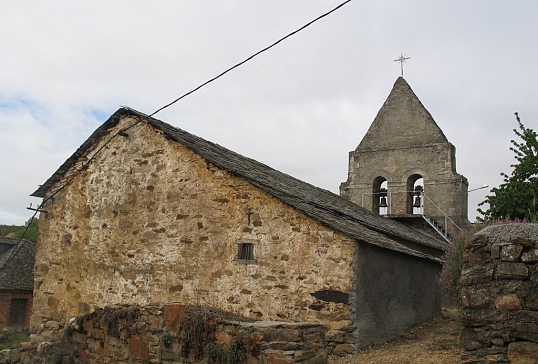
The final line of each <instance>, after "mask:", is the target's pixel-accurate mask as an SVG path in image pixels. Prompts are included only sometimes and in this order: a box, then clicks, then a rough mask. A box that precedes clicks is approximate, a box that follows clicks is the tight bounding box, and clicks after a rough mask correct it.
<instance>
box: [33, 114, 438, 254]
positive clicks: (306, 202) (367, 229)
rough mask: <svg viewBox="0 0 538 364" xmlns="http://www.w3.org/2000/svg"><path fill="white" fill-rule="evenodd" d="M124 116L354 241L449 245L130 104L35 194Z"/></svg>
mask: <svg viewBox="0 0 538 364" xmlns="http://www.w3.org/2000/svg"><path fill="white" fill-rule="evenodd" d="M123 117H135V118H143V119H144V122H145V123H147V124H148V125H150V126H152V127H153V128H155V129H157V130H160V131H162V132H163V133H164V135H165V137H166V138H168V139H170V140H172V141H175V142H178V143H181V144H182V145H184V146H186V147H187V148H189V149H190V150H192V151H193V152H195V153H197V154H198V155H200V156H202V157H203V158H205V159H206V160H207V161H208V162H210V163H212V164H214V165H216V166H217V167H219V168H221V169H224V170H227V171H229V172H231V173H233V174H234V175H236V176H239V177H241V178H243V179H245V180H246V181H248V182H250V183H251V184H253V185H254V186H256V187H258V188H260V189H261V190H263V191H265V192H267V193H269V194H270V195H272V196H274V197H276V198H277V199H279V200H281V201H282V202H284V203H286V204H288V205H289V206H292V207H294V208H296V209H297V210H299V211H302V212H303V213H305V214H306V215H308V216H310V217H311V218H313V219H315V220H317V221H319V222H321V223H323V224H325V225H326V226H329V227H331V228H333V229H335V230H338V231H340V232H342V233H344V234H345V235H347V236H349V237H351V238H354V239H355V240H358V241H363V242H367V243H370V244H373V245H376V246H379V247H382V248H386V249H390V250H394V251H398V252H402V253H405V254H409V255H414V256H418V257H421V258H427V259H431V260H435V261H440V259H439V258H440V256H441V254H442V252H443V251H444V249H446V243H444V242H441V241H440V240H438V239H436V238H434V237H432V236H430V235H427V234H425V233H423V232H422V231H420V230H417V229H413V228H411V227H409V226H407V225H404V224H401V223H399V222H397V221H393V220H391V219H388V218H385V217H382V216H379V215H375V214H373V213H371V212H370V211H368V210H366V209H364V208H362V207H360V206H358V205H356V204H354V203H352V202H350V201H348V200H346V199H344V198H342V197H340V196H338V195H336V194H334V193H332V192H330V191H327V190H324V189H321V188H318V187H315V186H313V185H311V184H309V183H306V182H303V181H301V180H298V179H296V178H294V177H292V176H290V175H287V174H285V173H282V172H280V171H277V170H275V169H273V168H271V167H269V166H267V165H265V164H263V163H260V162H258V161H255V160H253V159H250V158H247V157H244V156H242V155H240V154H237V153H235V152H233V151H231V150H229V149H226V148H224V147H222V146H220V145H218V144H215V143H212V142H210V141H207V140H205V139H202V138H200V137H197V136H195V135H193V134H190V133H188V132H186V131H184V130H181V129H179V128H176V127H174V126H172V125H169V124H167V123H165V122H163V121H160V120H157V119H155V118H150V117H147V115H145V114H143V113H140V112H138V111H136V110H133V109H130V108H126V107H123V108H120V109H119V110H117V111H116V112H115V113H114V114H113V115H112V116H111V117H110V118H109V119H108V120H107V121H106V122H105V123H104V124H103V125H101V126H100V127H99V128H98V129H97V130H96V131H95V132H94V133H93V134H92V135H91V136H90V137H89V138H88V139H87V140H86V141H85V142H84V143H83V144H82V145H81V146H80V147H79V148H78V149H77V151H76V152H75V153H73V155H72V156H71V157H69V158H68V159H67V160H66V161H65V162H64V163H63V164H62V166H60V168H59V169H58V170H57V171H56V172H55V173H54V174H53V175H52V176H51V177H50V178H49V179H48V180H47V181H46V182H45V183H44V184H43V185H41V186H40V187H39V188H38V189H37V190H36V191H35V192H34V193H33V194H32V196H35V197H42V198H44V197H45V196H46V194H47V192H48V190H49V189H51V188H52V187H53V186H54V185H55V184H56V183H57V182H59V181H60V180H61V179H62V177H63V176H64V174H65V173H66V172H67V171H68V170H69V169H70V168H71V167H72V166H73V165H74V164H75V163H76V162H77V160H78V159H79V158H80V157H81V156H82V155H84V154H85V153H86V152H87V151H88V150H89V149H90V148H91V147H92V146H93V145H94V144H95V143H97V142H98V141H99V140H100V139H102V138H104V137H105V136H107V135H108V130H109V129H110V128H113V127H114V126H116V125H117V124H118V122H119V120H120V119H121V118H123Z"/></svg>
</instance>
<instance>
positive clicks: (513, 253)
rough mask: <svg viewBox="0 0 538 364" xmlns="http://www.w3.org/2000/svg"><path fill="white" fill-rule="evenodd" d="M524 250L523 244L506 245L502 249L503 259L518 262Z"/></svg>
mask: <svg viewBox="0 0 538 364" xmlns="http://www.w3.org/2000/svg"><path fill="white" fill-rule="evenodd" d="M522 252H523V246H521V245H514V244H510V245H505V246H503V247H502V249H501V256H500V258H501V261H503V262H517V261H518V260H519V258H520V257H521V253H522Z"/></svg>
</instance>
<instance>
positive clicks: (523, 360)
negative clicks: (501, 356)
mask: <svg viewBox="0 0 538 364" xmlns="http://www.w3.org/2000/svg"><path fill="white" fill-rule="evenodd" d="M508 360H510V363H512V364H537V363H538V344H537V343H529V342H514V343H510V345H508Z"/></svg>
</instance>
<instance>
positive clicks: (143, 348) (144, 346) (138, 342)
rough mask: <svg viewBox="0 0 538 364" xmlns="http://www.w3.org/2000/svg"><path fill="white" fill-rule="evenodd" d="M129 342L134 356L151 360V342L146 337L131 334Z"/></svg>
mask: <svg viewBox="0 0 538 364" xmlns="http://www.w3.org/2000/svg"><path fill="white" fill-rule="evenodd" d="M127 342H128V344H129V351H130V352H131V354H132V356H133V357H135V358H136V359H138V360H145V361H149V359H150V356H149V343H148V341H147V340H146V339H140V338H138V337H136V336H131V337H130V338H129V339H128V340H127Z"/></svg>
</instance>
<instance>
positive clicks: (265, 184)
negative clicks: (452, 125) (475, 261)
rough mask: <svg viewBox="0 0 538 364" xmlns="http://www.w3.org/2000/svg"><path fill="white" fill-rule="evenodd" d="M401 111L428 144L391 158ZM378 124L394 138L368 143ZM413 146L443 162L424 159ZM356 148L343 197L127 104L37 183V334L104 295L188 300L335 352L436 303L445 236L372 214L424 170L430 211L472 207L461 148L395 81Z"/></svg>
mask: <svg viewBox="0 0 538 364" xmlns="http://www.w3.org/2000/svg"><path fill="white" fill-rule="evenodd" d="M392 103H394V105H391V104H392ZM398 107H405V108H404V109H403V110H402V112H403V116H398V111H397V110H396V108H398ZM410 117H418V121H417V122H416V124H412V125H413V127H415V128H416V129H414V134H411V137H413V138H411V139H410V141H409V143H410V145H413V146H416V147H417V148H422V149H421V152H420V153H417V154H416V155H415V157H414V159H413V161H412V162H413V166H412V167H406V166H404V161H399V160H398V159H397V156H398V153H399V152H398V150H403V149H404V148H405V146H406V142H405V140H404V139H405V138H403V136H405V135H407V134H406V132H407V129H411V127H410V123H412V122H410V121H409V120H408V118H410ZM394 120H395V121H397V122H398V123H399V124H400V125H398V126H397V127H398V128H400V129H401V134H402V138H401V139H398V134H399V133H397V132H395V131H391V130H390V126H389V125H388V123H389V122H391V121H394ZM380 133H392V135H394V138H392V139H393V141H394V142H395V143H396V144H395V145H393V146H392V147H391V146H390V145H385V144H383V143H382V142H381V143H377V144H376V141H375V137H376V135H379V134H380ZM424 134H425V136H424ZM420 135H423V136H422V138H421V137H420ZM425 138H428V139H427V142H425V140H426V139H425ZM419 142H422V144H425V145H424V146H422V145H420V146H419ZM395 151H396V152H395ZM376 152H377V153H378V154H377V155H376ZM421 153H430V154H432V153H433V155H434V156H435V158H434V159H435V160H437V161H438V162H440V163H442V164H443V166H444V167H443V168H442V169H435V167H433V163H432V166H430V165H426V164H421V162H422V161H425V160H426V159H421V158H423V157H422V156H421ZM370 155H371V156H372V157H371V158H375V159H374V160H372V161H371V162H368V161H367V159H368V158H370V157H369V156H370ZM424 158H425V157H424ZM430 159H432V158H431V157H430ZM350 160H351V161H350V173H349V178H348V181H347V182H346V183H344V184H342V187H341V189H342V194H343V195H344V197H345V198H342V197H341V196H338V195H336V194H333V193H331V192H329V191H326V190H323V189H320V188H317V187H315V186H312V185H310V184H308V183H305V182H303V181H300V180H298V179H296V178H293V177H292V176H289V175H287V174H284V173H282V172H279V171H277V170H275V169H272V168H270V167H269V166H267V165H264V164H262V163H259V162H257V161H255V160H253V159H250V158H247V157H244V156H242V155H239V154H237V153H234V152H233V151H231V150H228V149H226V148H224V147H222V146H220V145H218V144H215V143H212V142H210V141H207V140H205V139H202V138H200V137H197V136H195V135H192V134H190V133H188V132H186V131H184V130H181V129H179V128H176V127H173V126H171V125H169V124H167V123H164V122H162V121H160V120H157V119H154V118H151V117H148V116H147V115H144V114H142V113H140V112H138V111H135V110H133V109H129V108H120V109H119V110H118V111H116V112H115V113H114V114H113V115H112V116H111V117H110V118H109V119H108V120H107V121H106V122H105V123H104V124H103V125H101V126H100V127H99V128H98V129H97V130H96V131H95V132H94V133H93V134H92V135H91V136H90V137H89V138H88V139H87V140H86V141H85V142H84V143H83V144H82V145H81V146H80V147H79V148H78V149H77V151H75V153H74V154H73V155H72V156H71V157H70V158H68V159H67V160H66V161H65V162H64V163H63V165H62V166H60V167H59V169H58V170H57V171H56V172H55V173H54V174H53V175H52V176H51V177H50V178H49V179H48V180H47V181H46V182H45V183H44V184H43V185H41V186H40V187H39V189H38V190H37V191H35V192H34V193H33V196H36V197H41V198H44V204H43V206H42V209H43V210H44V211H45V212H43V213H42V214H41V217H40V219H39V237H38V245H37V251H36V267H35V289H34V306H33V315H32V318H31V326H32V330H33V331H34V332H38V333H39V332H40V331H42V330H43V328H42V327H43V323H44V322H46V321H48V320H55V321H59V322H60V323H65V322H67V321H69V320H70V319H71V318H72V317H75V316H77V315H80V314H84V313H87V312H90V311H92V310H94V309H96V308H98V307H102V306H105V305H109V304H117V303H122V304H148V303H162V302H180V303H196V304H205V305H209V306H212V307H215V308H218V309H223V310H227V311H231V312H234V313H237V314H241V315H244V316H248V317H251V318H255V319H260V320H283V321H318V322H321V323H323V324H324V325H326V327H327V330H328V331H327V340H328V342H329V346H330V349H331V350H332V351H333V352H334V353H337V354H341V355H343V354H347V353H352V352H354V351H356V350H357V349H358V348H363V347H366V346H368V345H370V344H372V343H375V342H383V341H386V340H388V339H390V338H392V337H394V336H396V335H398V334H400V333H402V332H404V331H405V330H407V329H409V328H410V327H412V326H414V325H416V324H418V323H420V322H422V321H424V320H427V319H429V318H432V317H434V316H436V315H439V314H440V299H441V298H440V292H439V288H438V285H437V282H436V276H437V275H438V274H439V272H440V269H441V259H440V258H441V256H442V254H443V252H444V249H445V248H446V242H445V241H444V240H442V239H439V238H437V237H435V236H434V235H433V234H428V233H426V232H425V231H424V230H423V229H417V228H416V227H414V226H413V224H403V223H401V222H400V221H397V219H391V218H387V217H385V216H381V215H380V213H379V205H382V204H381V203H380V202H381V201H382V198H381V197H379V195H376V194H378V193H379V192H381V191H382V188H385V195H383V196H384V197H385V198H387V199H388V200H390V204H389V203H387V205H390V206H392V207H391V208H392V210H390V213H389V215H403V214H407V215H409V210H399V209H400V207H398V204H397V202H398V203H399V200H400V196H399V195H398V192H403V193H402V196H406V197H405V198H410V197H409V196H410V195H409V194H408V192H407V191H409V190H412V189H413V188H415V186H414V185H413V184H414V182H415V181H417V180H419V177H420V178H421V181H424V182H423V184H424V188H423V192H424V194H423V195H420V196H419V197H420V198H421V201H424V202H423V206H424V210H425V211H427V210H426V208H427V207H428V203H427V202H426V198H425V197H423V196H428V198H431V199H432V201H436V204H437V205H438V206H439V207H440V208H441V209H445V211H448V212H449V213H451V214H452V215H450V216H451V219H452V220H454V221H455V216H456V215H457V214H461V216H462V218H464V217H465V216H464V214H463V211H462V210H461V206H460V205H457V206H456V205H453V204H452V202H454V201H456V200H457V198H458V196H459V195H458V194H459V193H460V192H461V191H460V190H459V189H461V188H463V187H464V186H465V185H466V182H465V180H464V179H463V178H462V177H457V175H455V174H454V172H455V171H454V165H453V161H454V148H453V147H452V146H451V145H450V144H449V143H448V142H447V141H446V138H445V137H444V135H443V134H442V132H441V131H440V129H439V128H438V127H437V125H435V123H434V122H433V119H431V116H429V114H428V113H427V111H425V109H424V108H423V107H422V105H420V102H418V99H416V97H415V96H414V94H412V91H411V90H410V88H409V86H408V85H407V83H405V81H404V80H403V79H398V81H397V82H396V84H395V87H394V90H393V91H392V93H391V95H390V96H389V99H388V100H387V102H386V103H385V105H384V106H383V108H382V109H381V111H380V114H379V115H378V117H377V118H376V120H375V121H374V124H372V127H371V128H370V130H369V131H368V134H367V136H366V137H365V138H364V140H363V141H362V142H361V144H360V145H359V147H358V148H357V150H356V151H355V152H352V153H351V155H350ZM385 162H389V163H388V164H387V163H385ZM372 165H374V166H375V169H373V170H371V171H370V172H365V171H364V170H363V169H364V168H366V167H367V166H370V167H371V166H372ZM363 167H364V168H363ZM458 178H459V179H458ZM385 181H386V183H385ZM384 183H385V184H384ZM458 183H459V184H458ZM460 184H461V185H460ZM385 186H386V187H385ZM441 186H445V188H447V187H448V191H449V193H447V194H446V196H445V197H444V199H443V200H439V196H441V195H443V193H442V192H441V189H440V187H441ZM372 196H373V197H372ZM401 199H402V200H405V199H404V198H403V197H402V198H401ZM428 201H429V200H428ZM383 202H384V201H383ZM361 205H363V206H364V207H362V206H361ZM451 209H454V210H451ZM372 210H373V211H372ZM411 212H412V211H411ZM432 216H433V214H432Z"/></svg>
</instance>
